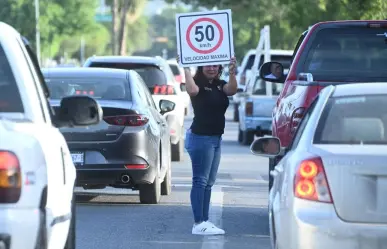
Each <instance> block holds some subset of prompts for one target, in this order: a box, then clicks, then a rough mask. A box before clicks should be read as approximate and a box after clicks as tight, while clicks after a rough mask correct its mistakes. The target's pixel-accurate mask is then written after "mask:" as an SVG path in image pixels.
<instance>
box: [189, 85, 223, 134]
mask: <svg viewBox="0 0 387 249" xmlns="http://www.w3.org/2000/svg"><path fill="white" fill-rule="evenodd" d="M195 83H196V85H197V86H198V87H199V93H198V94H197V95H196V96H191V103H192V107H193V109H194V118H193V122H192V125H191V131H192V133H194V134H197V135H205V136H216V135H219V136H220V135H222V134H223V133H224V126H225V122H226V120H225V117H224V114H225V113H226V110H227V108H228V105H229V100H228V97H227V95H226V94H225V93H224V92H223V87H224V85H225V84H226V81H224V80H218V79H214V80H213V81H212V83H209V81H207V80H195Z"/></svg>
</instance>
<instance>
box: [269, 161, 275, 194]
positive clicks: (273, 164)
mask: <svg viewBox="0 0 387 249" xmlns="http://www.w3.org/2000/svg"><path fill="white" fill-rule="evenodd" d="M274 167H275V158H269V192H270V190H271V187H273V182H274V178H273V176H271V175H270V171H272V170H274Z"/></svg>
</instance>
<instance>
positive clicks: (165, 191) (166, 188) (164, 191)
mask: <svg viewBox="0 0 387 249" xmlns="http://www.w3.org/2000/svg"><path fill="white" fill-rule="evenodd" d="M171 168H172V167H171V164H169V168H168V170H167V173H165V177H164V181H163V182H162V183H161V195H170V194H171V192H172V169H171Z"/></svg>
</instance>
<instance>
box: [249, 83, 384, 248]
mask: <svg viewBox="0 0 387 249" xmlns="http://www.w3.org/2000/svg"><path fill="white" fill-rule="evenodd" d="M386 106H387V83H363V84H346V85H338V86H328V87H325V88H324V89H323V90H322V91H321V92H320V94H319V95H318V96H317V97H316V99H315V101H314V102H313V103H312V104H311V106H310V108H309V110H308V111H307V113H306V114H305V116H304V118H303V120H302V121H301V123H300V126H299V128H298V131H297V132H296V134H295V136H294V139H293V142H292V144H291V145H290V146H289V147H288V148H281V145H280V140H279V139H278V138H275V137H263V138H260V139H258V140H256V141H254V142H253V144H252V145H251V147H250V148H251V151H252V152H253V153H254V154H256V155H261V156H266V157H274V156H279V155H284V157H283V158H282V160H281V161H280V162H279V163H278V164H277V165H276V167H275V169H274V170H273V171H271V172H270V174H271V175H273V176H274V183H273V187H272V189H271V191H270V196H269V224H270V234H271V242H272V247H273V248H276V249H285V248H286V249H327V248H340V249H355V248H359V249H361V248H375V249H376V248H387V108H386Z"/></svg>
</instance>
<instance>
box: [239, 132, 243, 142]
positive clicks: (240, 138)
mask: <svg viewBox="0 0 387 249" xmlns="http://www.w3.org/2000/svg"><path fill="white" fill-rule="evenodd" d="M242 141H243V131H242V130H241V129H239V131H238V142H239V143H242Z"/></svg>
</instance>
